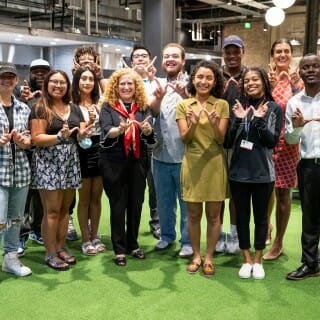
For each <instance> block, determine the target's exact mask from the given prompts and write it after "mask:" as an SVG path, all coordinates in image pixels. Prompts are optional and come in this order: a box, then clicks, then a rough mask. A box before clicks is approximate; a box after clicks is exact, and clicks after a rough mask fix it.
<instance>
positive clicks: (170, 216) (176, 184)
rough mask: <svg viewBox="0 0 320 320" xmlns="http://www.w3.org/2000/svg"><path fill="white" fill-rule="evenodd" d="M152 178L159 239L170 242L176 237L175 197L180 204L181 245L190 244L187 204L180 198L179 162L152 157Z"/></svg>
mask: <svg viewBox="0 0 320 320" xmlns="http://www.w3.org/2000/svg"><path fill="white" fill-rule="evenodd" d="M152 169H153V178H154V184H155V187H156V195H157V205H158V213H159V219H160V231H161V239H162V240H165V241H167V242H169V243H172V242H173V241H174V240H175V239H176V229H175V225H176V216H177V215H176V211H177V199H178V200H179V205H180V232H181V239H180V242H181V244H182V245H186V244H187V245H188V244H190V240H189V235H188V228H187V219H188V217H187V206H186V203H185V202H184V201H183V200H182V198H181V190H180V169H181V164H180V163H166V162H161V161H157V160H155V159H153V168H152Z"/></svg>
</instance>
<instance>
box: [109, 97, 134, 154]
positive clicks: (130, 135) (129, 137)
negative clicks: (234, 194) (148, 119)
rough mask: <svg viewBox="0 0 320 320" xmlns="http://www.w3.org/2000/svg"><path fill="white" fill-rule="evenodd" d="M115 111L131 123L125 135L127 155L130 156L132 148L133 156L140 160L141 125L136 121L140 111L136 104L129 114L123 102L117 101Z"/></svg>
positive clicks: (132, 105)
mask: <svg viewBox="0 0 320 320" xmlns="http://www.w3.org/2000/svg"><path fill="white" fill-rule="evenodd" d="M114 109H115V110H116V111H117V112H119V113H120V114H121V115H123V116H124V117H125V118H126V119H127V122H130V126H129V128H128V129H127V130H126V131H125V133H124V148H125V154H126V156H128V154H129V150H130V146H132V150H133V154H134V156H135V158H137V159H139V158H140V132H139V125H138V123H137V121H133V120H135V113H136V112H137V111H138V106H137V104H136V103H132V104H131V112H130V113H128V111H127V109H126V107H125V106H124V105H123V103H122V101H117V102H116V105H115V107H114Z"/></svg>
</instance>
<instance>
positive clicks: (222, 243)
mask: <svg viewBox="0 0 320 320" xmlns="http://www.w3.org/2000/svg"><path fill="white" fill-rule="evenodd" d="M225 251H226V233H225V232H221V233H220V236H219V239H218V241H217V244H216V250H215V252H225Z"/></svg>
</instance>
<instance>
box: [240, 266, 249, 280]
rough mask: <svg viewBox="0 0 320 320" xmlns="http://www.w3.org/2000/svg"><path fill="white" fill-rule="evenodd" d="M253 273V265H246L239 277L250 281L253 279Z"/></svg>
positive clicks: (242, 267) (241, 269)
mask: <svg viewBox="0 0 320 320" xmlns="http://www.w3.org/2000/svg"><path fill="white" fill-rule="evenodd" d="M251 271H252V264H250V263H244V264H243V265H242V266H241V268H240V270H239V272H238V275H239V277H240V278H241V279H248V278H250V277H251Z"/></svg>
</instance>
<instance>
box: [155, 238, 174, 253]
mask: <svg viewBox="0 0 320 320" xmlns="http://www.w3.org/2000/svg"><path fill="white" fill-rule="evenodd" d="M170 245H171V243H169V242H168V241H166V240H162V239H161V240H159V241H158V242H157V244H156V246H155V248H156V250H164V249H167V248H168V247H170Z"/></svg>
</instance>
